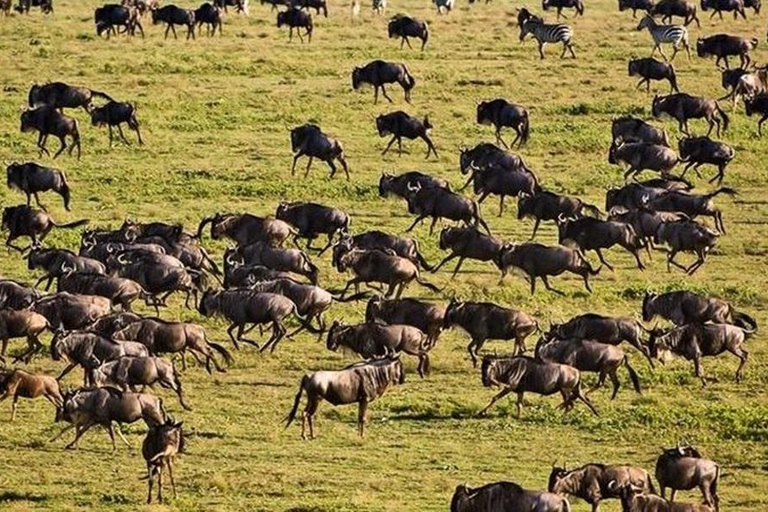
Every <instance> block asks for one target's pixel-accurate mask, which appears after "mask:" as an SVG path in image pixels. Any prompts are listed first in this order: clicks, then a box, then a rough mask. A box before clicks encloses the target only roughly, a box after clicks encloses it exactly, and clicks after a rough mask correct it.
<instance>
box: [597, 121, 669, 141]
mask: <svg viewBox="0 0 768 512" xmlns="http://www.w3.org/2000/svg"><path fill="white" fill-rule="evenodd" d="M611 135H612V137H613V138H612V139H611V142H619V141H622V140H623V141H626V142H644V143H646V144H656V145H659V146H667V147H669V138H668V137H667V132H666V131H665V130H664V129H663V128H656V127H655V126H653V125H650V124H648V123H646V122H645V121H643V120H642V119H638V118H637V117H632V116H623V117H618V118H615V119H614V120H613V122H612V123H611Z"/></svg>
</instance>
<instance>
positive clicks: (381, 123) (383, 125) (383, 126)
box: [376, 114, 390, 137]
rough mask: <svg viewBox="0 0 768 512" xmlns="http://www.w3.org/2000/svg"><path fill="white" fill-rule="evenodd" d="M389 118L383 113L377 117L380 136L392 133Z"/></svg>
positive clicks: (377, 128)
mask: <svg viewBox="0 0 768 512" xmlns="http://www.w3.org/2000/svg"><path fill="white" fill-rule="evenodd" d="M388 120H389V118H388V116H387V115H386V114H382V115H380V116H379V117H377V118H376V131H378V132H379V137H384V136H385V135H387V134H388V133H390V126H389V123H388V122H387V121H388Z"/></svg>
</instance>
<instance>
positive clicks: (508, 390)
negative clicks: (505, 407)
mask: <svg viewBox="0 0 768 512" xmlns="http://www.w3.org/2000/svg"><path fill="white" fill-rule="evenodd" d="M513 391H514V389H512V388H510V387H506V388H504V389H502V390H501V391H499V392H498V393H497V394H496V395H495V396H494V397H493V398H491V402H490V403H489V404H488V405H486V406H485V409H483V410H482V411H480V412H479V413H477V415H478V416H485V415H486V414H487V413H488V409H490V408H491V406H492V405H493V404H495V403H496V402H497V401H498V400H499V399H501V398H504V397H505V396H507V395H508V394H510V393H512V392H513ZM521 395H522V393H518V396H521Z"/></svg>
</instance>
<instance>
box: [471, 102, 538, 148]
mask: <svg viewBox="0 0 768 512" xmlns="http://www.w3.org/2000/svg"><path fill="white" fill-rule="evenodd" d="M477 122H478V124H492V125H493V126H494V128H495V129H496V142H498V143H499V144H501V145H502V146H504V147H505V148H507V147H514V146H515V143H517V142H519V143H520V144H519V146H522V145H523V144H525V143H526V142H528V138H529V136H530V125H529V122H528V111H527V110H526V109H525V108H524V107H523V106H521V105H517V104H515V103H510V102H508V101H507V100H505V99H503V98H496V99H495V100H491V101H483V102H480V103H478V105H477ZM505 126H508V127H510V128H512V129H513V130H515V133H516V134H517V136H516V137H515V140H513V141H512V143H511V144H510V145H509V146H507V143H506V142H504V140H503V139H502V138H501V129H502V128H503V127H505Z"/></svg>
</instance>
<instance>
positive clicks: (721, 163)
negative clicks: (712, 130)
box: [678, 137, 736, 185]
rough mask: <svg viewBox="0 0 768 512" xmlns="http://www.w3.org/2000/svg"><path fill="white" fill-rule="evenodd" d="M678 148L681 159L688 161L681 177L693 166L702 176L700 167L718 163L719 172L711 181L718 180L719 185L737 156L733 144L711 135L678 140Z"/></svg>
mask: <svg viewBox="0 0 768 512" xmlns="http://www.w3.org/2000/svg"><path fill="white" fill-rule="evenodd" d="M678 149H679V150H680V161H682V162H686V165H685V169H684V170H683V174H682V176H681V177H684V176H685V171H687V170H688V169H690V168H693V170H694V171H696V174H697V175H698V176H699V177H701V175H700V174H699V170H698V169H699V167H701V166H702V165H704V164H711V165H716V166H717V174H715V176H713V177H712V179H710V180H709V183H712V182H713V181H715V180H717V184H718V185H720V184H721V183H722V182H723V178H724V177H725V168H726V166H728V164H729V163H731V160H733V158H734V157H735V156H736V150H734V149H733V148H732V147H731V146H729V145H728V144H725V143H724V142H718V141H714V140H712V139H710V138H709V137H688V138H685V139H681V140H679V141H678Z"/></svg>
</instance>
